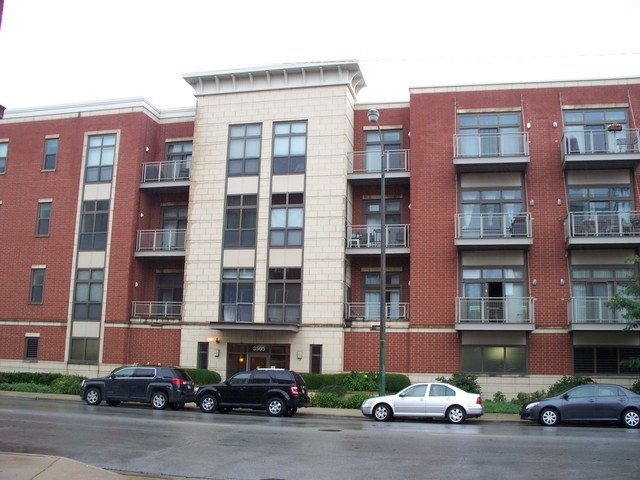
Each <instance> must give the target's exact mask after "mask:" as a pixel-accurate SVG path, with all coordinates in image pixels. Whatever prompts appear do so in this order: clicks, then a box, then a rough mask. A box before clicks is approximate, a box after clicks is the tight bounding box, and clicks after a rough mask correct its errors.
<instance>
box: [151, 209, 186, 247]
mask: <svg viewBox="0 0 640 480" xmlns="http://www.w3.org/2000/svg"><path fill="white" fill-rule="evenodd" d="M188 213H189V207H188V206H187V205H180V206H173V207H162V220H161V222H162V239H161V244H160V245H158V247H160V248H161V249H162V250H184V249H185V240H186V233H187V218H188ZM157 240H160V239H157ZM157 240H156V241H157Z"/></svg>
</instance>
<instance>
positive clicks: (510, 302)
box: [462, 268, 529, 322]
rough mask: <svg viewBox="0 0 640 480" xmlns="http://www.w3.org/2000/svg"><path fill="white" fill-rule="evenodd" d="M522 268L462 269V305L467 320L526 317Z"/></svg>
mask: <svg viewBox="0 0 640 480" xmlns="http://www.w3.org/2000/svg"><path fill="white" fill-rule="evenodd" d="M522 275H523V273H522V269H521V268H504V269H503V268H485V269H465V270H463V284H462V294H463V296H464V302H463V303H462V308H463V312H462V314H463V315H466V318H465V319H466V320H467V321H489V322H505V321H509V320H513V321H518V320H524V319H526V318H528V314H529V313H528V312H527V311H526V309H527V303H526V302H525V301H524V296H525V290H524V283H523V281H522Z"/></svg>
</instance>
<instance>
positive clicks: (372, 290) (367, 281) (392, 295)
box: [364, 272, 404, 320]
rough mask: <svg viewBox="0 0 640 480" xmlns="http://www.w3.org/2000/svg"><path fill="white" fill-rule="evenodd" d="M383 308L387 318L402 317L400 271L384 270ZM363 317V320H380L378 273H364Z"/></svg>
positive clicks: (397, 318) (395, 318)
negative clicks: (384, 297)
mask: <svg viewBox="0 0 640 480" xmlns="http://www.w3.org/2000/svg"><path fill="white" fill-rule="evenodd" d="M386 277H387V279H386V286H385V296H386V299H385V309H386V314H387V319H389V320H399V319H403V318H404V310H403V309H402V308H401V305H400V296H401V290H400V285H401V280H402V274H401V273H400V272H386ZM364 304H365V305H364V318H365V320H380V273H379V272H370V273H365V274H364Z"/></svg>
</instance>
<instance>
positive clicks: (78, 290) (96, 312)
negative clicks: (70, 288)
mask: <svg viewBox="0 0 640 480" xmlns="http://www.w3.org/2000/svg"><path fill="white" fill-rule="evenodd" d="M103 284H104V270H103V269H101V268H99V269H89V268H80V269H78V272H77V273H76V285H75V292H74V299H73V319H74V320H100V318H101V316H102V295H103Z"/></svg>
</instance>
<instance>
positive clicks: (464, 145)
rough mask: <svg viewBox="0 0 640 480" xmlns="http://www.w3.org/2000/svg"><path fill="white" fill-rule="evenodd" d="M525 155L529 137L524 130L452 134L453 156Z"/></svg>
mask: <svg viewBox="0 0 640 480" xmlns="http://www.w3.org/2000/svg"><path fill="white" fill-rule="evenodd" d="M526 156H529V138H528V135H527V133H526V132H513V133H456V134H454V135H453V157H454V158H474V157H526Z"/></svg>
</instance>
